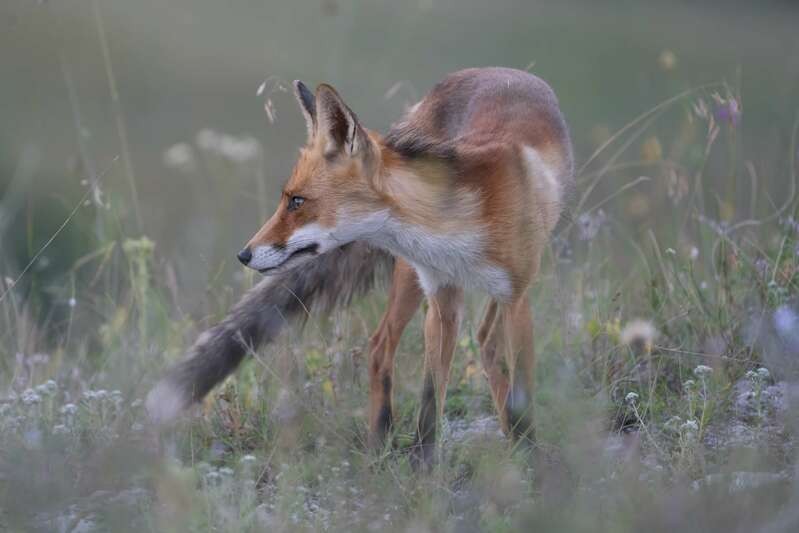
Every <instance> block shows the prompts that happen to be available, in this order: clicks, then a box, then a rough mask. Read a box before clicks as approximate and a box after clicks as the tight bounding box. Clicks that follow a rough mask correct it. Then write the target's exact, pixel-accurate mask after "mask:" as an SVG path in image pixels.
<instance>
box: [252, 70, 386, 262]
mask: <svg viewBox="0 0 799 533" xmlns="http://www.w3.org/2000/svg"><path fill="white" fill-rule="evenodd" d="M294 94H295V96H296V98H297V101H298V102H299V104H300V109H302V112H303V114H304V115H305V121H306V123H307V127H308V140H307V143H306V145H305V147H304V148H302V149H301V151H300V157H299V160H298V161H297V164H296V165H295V167H294V170H293V172H292V174H291V177H290V178H289V180H288V182H287V183H286V185H285V186H284V187H283V192H282V196H281V198H280V204H279V205H278V207H277V210H276V211H275V213H274V215H272V217H271V218H270V219H269V220H267V221H266V223H265V224H264V225H263V227H262V228H261V229H260V230H258V232H257V233H256V234H255V236H253V238H252V239H250V241H249V242H248V243H247V245H246V246H245V247H244V249H243V250H242V251H241V252H239V254H238V258H239V260H240V261H241V262H242V263H243V264H244V265H246V266H249V267H250V268H253V269H255V270H258V271H259V272H261V273H264V274H276V273H279V272H283V271H285V270H287V269H290V268H293V267H295V266H297V265H299V264H301V263H303V262H305V261H308V260H309V259H311V258H313V257H314V256H317V255H319V254H323V253H325V252H327V251H328V250H331V249H333V248H337V247H339V246H342V245H344V244H347V243H348V242H352V241H354V240H357V239H359V238H362V237H363V235H364V233H365V232H368V231H370V227H372V228H373V227H374V224H375V215H377V214H378V213H379V212H380V211H381V207H382V206H381V204H382V202H381V200H380V195H379V193H378V192H377V191H376V190H375V188H374V187H373V186H371V184H372V183H373V181H374V180H375V178H376V176H377V175H378V174H379V172H380V168H381V163H380V160H381V157H380V146H379V144H378V142H377V141H376V140H374V139H373V138H372V136H371V135H370V134H369V133H368V132H367V131H366V129H365V128H363V127H362V126H361V124H360V123H359V122H358V117H357V116H356V115H355V113H353V111H352V110H351V109H350V108H349V107H347V105H346V104H345V103H344V101H343V100H342V99H341V97H340V96H339V95H338V93H337V92H336V90H335V89H333V87H331V86H330V85H326V84H322V85H320V86H319V87H318V88H317V89H316V94H313V93H311V91H310V90H308V88H307V87H306V86H305V85H304V84H303V83H302V82H300V81H295V82H294Z"/></svg>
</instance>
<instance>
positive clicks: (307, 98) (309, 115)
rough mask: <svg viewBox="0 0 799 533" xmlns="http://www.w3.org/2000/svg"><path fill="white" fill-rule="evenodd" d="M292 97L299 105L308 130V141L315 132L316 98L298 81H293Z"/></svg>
mask: <svg viewBox="0 0 799 533" xmlns="http://www.w3.org/2000/svg"><path fill="white" fill-rule="evenodd" d="M293 85H294V96H295V97H296V98H297V102H299V104H300V109H302V114H303V115H304V116H305V126H306V128H307V129H308V140H309V141H310V140H311V139H313V136H314V131H315V130H316V97H314V94H313V93H312V92H311V91H310V90H309V89H308V87H306V86H305V84H304V83H303V82H301V81H300V80H294V84H293Z"/></svg>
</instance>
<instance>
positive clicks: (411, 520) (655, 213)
mask: <svg viewBox="0 0 799 533" xmlns="http://www.w3.org/2000/svg"><path fill="white" fill-rule="evenodd" d="M101 31H102V30H101ZM719 87H720V86H713V87H703V88H700V89H697V90H694V91H689V92H686V93H683V94H681V95H679V96H678V97H675V98H673V99H670V100H668V101H666V102H664V103H663V104H660V105H657V106H656V107H654V108H652V110H650V111H649V112H647V113H644V114H643V115H641V116H640V117H639V118H638V119H635V120H633V121H632V122H630V124H629V125H628V126H627V127H625V128H623V129H622V130H620V131H619V132H618V134H616V135H613V136H607V137H606V138H604V139H599V140H598V143H597V151H596V153H594V154H593V155H592V156H591V157H590V158H589V159H588V160H587V162H586V164H585V166H584V167H583V168H582V170H581V173H580V176H579V180H580V183H581V186H580V188H579V190H580V194H581V196H580V197H579V198H578V200H577V201H575V203H574V204H573V208H572V210H571V212H570V213H569V215H568V216H567V217H566V220H565V222H564V224H563V225H562V226H561V228H560V231H559V233H558V235H557V236H556V238H555V239H554V240H553V243H552V246H551V247H550V249H549V251H548V255H547V261H546V262H545V264H546V268H545V270H544V272H543V274H542V275H541V279H540V280H539V283H538V284H537V285H536V287H535V288H534V302H535V304H534V307H535V309H534V311H535V316H536V331H537V335H536V348H537V353H538V359H539V364H538V371H537V385H538V387H537V392H536V399H535V404H536V421H537V422H536V424H537V435H538V443H537V446H536V448H535V449H534V450H522V449H516V448H515V447H514V446H513V445H512V443H511V442H509V441H507V440H506V439H505V438H504V437H503V436H502V435H501V433H500V431H499V429H498V423H497V421H496V419H495V417H494V415H493V413H492V409H491V401H490V395H489V393H488V390H487V386H486V384H485V380H484V379H483V376H482V372H481V368H480V363H479V361H480V358H479V353H478V348H477V342H476V340H475V330H476V321H477V320H478V318H479V311H480V306H481V304H482V301H481V299H480V298H479V297H477V296H475V297H473V298H472V299H471V300H470V301H469V304H468V308H469V311H468V313H467V318H466V320H465V323H464V326H463V329H462V332H461V338H460V340H459V344H458V350H457V351H458V353H457V356H456V359H455V362H454V365H453V370H452V380H451V385H450V387H451V389H450V393H449V394H448V397H447V404H446V406H445V413H446V419H445V420H444V421H443V422H442V426H443V427H442V434H443V437H442V442H441V443H440V450H439V451H440V453H439V459H438V461H437V464H436V466H435V468H434V469H433V471H432V472H431V473H429V474H418V473H415V472H414V471H413V469H412V468H411V466H410V463H409V458H408V454H407V447H408V445H409V444H410V442H411V435H412V431H413V429H414V427H415V426H414V421H415V416H416V411H417V409H418V402H417V400H418V398H419V396H420V387H421V379H420V375H421V366H422V357H421V353H422V338H421V327H420V322H419V318H418V317H417V318H416V320H415V321H414V322H413V323H412V324H411V326H410V327H409V330H408V332H407V333H406V335H405V337H404V338H403V341H402V344H401V346H400V350H399V354H398V357H397V365H398V369H397V373H398V379H397V384H398V387H397V392H396V394H397V399H396V400H397V401H396V409H397V413H396V414H397V416H396V421H397V422H396V428H395V430H394V434H393V435H392V438H391V439H389V440H390V443H389V445H387V446H386V447H385V449H383V450H382V451H378V452H375V451H373V450H368V449H367V447H366V445H365V441H366V439H365V435H366V422H365V412H364V407H365V399H366V390H367V388H366V372H365V368H366V361H365V360H364V359H365V353H364V347H365V344H366V339H367V338H368V335H369V333H370V331H371V329H372V328H374V327H375V325H376V324H377V321H378V319H379V316H380V312H381V308H382V304H383V303H384V299H385V298H384V296H383V294H381V293H380V291H377V292H376V293H375V294H373V295H371V296H369V297H368V298H366V299H364V300H363V301H360V302H358V303H357V304H356V305H355V306H353V308H352V309H350V310H346V311H341V312H336V313H334V314H333V315H332V316H329V317H321V316H319V317H317V316H314V317H311V319H310V322H309V323H308V324H307V325H306V327H305V328H304V329H303V330H302V331H292V332H289V333H287V334H286V335H285V336H284V338H283V339H282V340H281V341H280V342H279V343H277V344H274V345H271V346H268V347H265V348H264V349H263V350H261V351H260V352H258V353H254V354H252V357H251V358H249V360H248V361H247V362H246V363H245V364H244V365H243V366H242V368H241V369H240V370H239V371H238V372H237V373H236V374H235V375H234V376H233V377H231V378H230V379H228V380H227V381H226V382H225V383H224V384H223V385H222V386H220V387H219V388H218V389H217V390H215V391H214V392H213V393H212V394H211V395H210V396H209V397H208V398H207V399H206V401H205V402H204V403H203V404H202V405H201V406H199V407H198V408H197V409H195V410H194V411H193V412H192V413H189V414H187V416H186V417H185V418H184V419H183V420H182V421H181V422H180V423H179V424H178V425H177V426H176V427H174V428H172V429H171V430H169V431H166V432H160V433H159V432H157V431H156V429H155V428H152V427H150V426H149V424H148V422H147V419H146V415H145V413H144V412H143V410H142V407H141V400H140V398H141V397H142V396H143V394H144V393H145V392H146V390H147V389H148V387H149V386H150V385H151V384H152V383H153V382H154V380H155V379H157V378H158V376H159V375H160V373H161V372H162V370H163V369H164V368H165V367H166V366H167V365H169V364H171V363H173V362H175V361H176V360H178V359H179V358H180V357H181V355H182V354H183V352H184V351H185V349H186V348H187V347H188V346H189V344H190V343H191V342H192V341H193V339H194V337H195V336H196V335H197V333H198V331H200V330H202V329H203V327H205V326H206V325H207V323H208V322H211V321H214V320H217V319H219V318H221V316H222V315H223V314H224V312H225V309H226V308H227V306H228V305H229V304H230V303H231V302H232V301H234V300H235V297H236V295H237V294H239V293H241V292H242V290H243V289H244V288H247V287H248V286H250V285H251V284H252V277H251V275H249V274H244V273H241V272H237V273H236V275H235V276H232V277H230V276H227V275H226V274H225V270H224V268H222V267H221V266H220V267H219V268H212V269H210V271H211V272H212V274H211V276H210V278H209V280H208V284H209V287H210V290H209V292H208V294H207V295H206V297H205V300H206V302H207V303H206V306H205V308H204V309H205V310H206V311H207V312H206V314H205V316H192V315H189V314H186V313H185V312H184V311H183V310H182V308H181V301H182V299H183V298H184V297H185V295H184V294H183V292H182V288H181V284H180V282H179V281H178V278H177V277H176V276H175V274H174V267H173V266H172V265H169V264H167V263H165V262H164V261H162V259H161V255H160V250H159V247H158V235H149V236H144V235H138V234H136V235H125V234H123V233H122V231H121V230H114V231H106V232H98V233H97V234H98V235H102V236H104V237H103V238H101V239H98V240H97V243H96V246H95V249H94V251H92V252H91V253H89V254H87V255H85V256H83V257H81V258H79V259H78V260H77V261H76V262H75V264H74V265H73V266H72V268H71V269H69V271H67V272H65V273H64V274H63V276H62V277H60V278H59V279H57V280H56V283H57V286H55V287H53V288H52V291H53V292H54V293H55V294H56V295H57V296H56V298H55V301H56V302H61V303H60V304H59V305H61V306H62V308H61V309H59V310H57V312H54V313H52V314H51V315H50V318H48V316H47V314H44V315H43V314H42V312H41V309H37V307H36V306H35V305H33V304H31V301H32V299H31V294H32V291H33V289H32V288H30V287H31V286H26V285H25V284H24V283H23V282H24V280H25V276H26V275H27V274H28V272H29V270H30V268H35V265H36V261H37V260H39V259H40V258H41V254H40V253H36V254H33V255H32V258H31V262H30V264H29V265H28V267H26V268H24V269H21V270H20V271H19V272H17V273H11V275H10V276H9V275H7V276H6V278H5V279H3V280H0V294H2V296H0V341H1V342H0V362H2V363H1V364H2V366H0V369H2V374H0V391H2V399H1V400H0V450H2V451H0V525H2V526H3V527H4V528H6V529H9V530H20V531H22V530H31V529H33V530H42V531H88V530H113V531H124V530H131V531H143V530H150V531H183V530H209V531H210V530H214V531H262V530H265V529H266V530H281V531H282V530H286V531H295V530H316V529H326V530H327V529H330V530H345V531H351V530H369V531H374V530H402V531H440V530H448V531H449V530H451V531H476V530H486V531H508V530H512V529H532V528H538V529H540V530H563V531H598V530H599V531H602V530H607V531H639V530H642V529H644V528H647V529H654V530H661V529H662V530H666V529H669V530H671V529H674V528H680V529H681V530H696V531H709V530H725V531H730V530H735V531H752V530H755V529H764V530H774V531H789V530H792V529H793V528H795V527H797V525H799V513H797V512H796V509H797V507H796V503H797V501H796V500H797V496H799V493H797V490H796V488H797V485H796V482H797V480H796V479H795V476H794V469H795V460H796V441H795V437H794V435H793V433H794V431H795V429H796V424H795V423H796V420H795V415H794V414H793V413H794V412H796V410H795V407H796V406H795V405H794V403H795V397H796V390H797V389H796V386H797V375H796V372H797V370H798V368H797V363H796V361H797V356H799V336H798V335H799V334H797V331H799V301H797V295H798V294H799V287H798V286H797V284H798V283H799V223H798V222H797V220H796V218H794V217H795V216H796V215H797V206H798V205H799V204H797V202H796V198H795V197H794V194H795V183H796V173H795V164H796V161H795V157H796V154H795V151H796V143H795V135H794V144H793V145H792V146H791V152H790V154H786V155H787V157H789V158H790V168H791V169H792V171H793V172H792V174H791V175H789V176H784V177H783V178H784V179H786V180H789V186H788V188H787V191H788V195H787V197H786V199H785V200H784V202H777V204H779V205H774V204H773V203H770V199H769V198H768V197H767V196H766V194H765V191H764V190H763V187H760V186H752V187H751V190H753V191H754V192H756V193H758V194H760V195H761V196H760V197H752V195H744V194H742V193H741V191H744V190H750V189H747V187H748V186H749V185H750V183H747V180H749V179H750V178H751V179H752V180H753V181H752V182H751V183H757V182H756V181H754V177H752V174H751V172H750V173H747V172H746V170H747V168H746V166H745V165H744V163H742V162H741V161H740V160H739V159H738V158H737V157H736V156H735V155H734V151H735V150H736V149H737V148H738V147H737V145H736V143H737V141H736V138H735V134H734V132H735V129H736V128H738V127H740V123H739V118H740V117H739V115H735V114H734V113H735V112H737V110H739V107H736V106H739V101H738V100H737V97H736V96H735V91H726V92H724V93H723V94H719V93H715V92H713V91H714V90H716V89H719ZM659 118H665V119H668V120H666V121H659V120H655V119H659ZM123 130H124V128H123ZM730 154H733V155H730ZM720 161H725V162H730V161H731V163H729V164H731V165H733V168H729V167H727V168H725V167H724V166H720ZM164 162H165V165H166V166H168V167H170V168H171V169H172V171H173V172H178V173H185V174H186V175H190V176H194V177H195V178H196V179H198V180H199V179H202V180H208V181H207V183H208V184H209V185H210V186H211V187H212V190H213V196H214V202H216V203H217V205H218V206H219V209H220V210H224V209H228V210H229V209H232V206H233V199H232V198H233V197H232V194H233V193H231V192H230V189H231V188H230V187H229V186H228V185H227V184H226V182H224V181H222V180H224V179H226V178H225V176H227V175H230V174H239V175H241V176H245V179H254V180H257V179H261V176H263V175H264V169H263V164H264V162H263V151H262V149H261V147H260V146H259V145H258V143H257V141H255V140H254V139H251V138H247V137H235V136H230V135H227V134H222V133H218V132H213V131H211V130H205V131H203V132H200V133H199V134H198V136H197V139H196V140H195V141H194V142H185V143H181V144H180V145H176V146H174V147H171V148H169V149H167V150H166V151H165V154H164ZM754 165H757V162H755V163H754ZM739 167H744V168H739ZM720 168H721V169H722V170H719V169H720ZM642 172H644V174H643V175H642V174H641V173H642ZM712 172H724V173H725V175H728V176H733V178H730V180H734V182H733V181H729V182H722V183H725V184H729V186H728V187H727V188H725V189H724V190H717V189H715V188H714V187H713V186H711V185H710V183H711V182H712V179H711V178H712V177H713V176H710V175H709V174H710V173H712ZM777 179H778V177H772V183H773V182H774V181H776V180H777ZM209 190H210V189H209ZM91 192H92V190H91V189H88V190H87V193H86V194H87V195H90V193H91ZM87 199H89V197H88V196H86V197H84V198H81V199H80V201H79V202H78V204H77V205H78V206H81V205H83V203H84V201H85V200H87ZM102 205H103V207H101V206H100V205H99V203H98V204H95V205H94V207H92V208H91V209H94V210H95V211H94V212H95V213H96V217H97V220H96V222H95V224H100V225H104V226H105V227H108V228H114V227H116V228H119V227H120V226H119V224H118V221H116V220H115V219H116V213H115V212H114V208H113V207H112V208H111V209H106V208H105V205H106V204H102ZM753 211H754V212H753ZM70 219H71V216H70V218H68V219H67V220H66V223H69V221H70ZM57 238H58V232H56V233H54V234H53V239H57ZM49 244H50V241H47V242H45V243H44V245H43V247H42V250H43V249H45V248H46V247H47V246H48V245H49ZM211 246H214V244H212V245H211ZM221 254H222V252H221V251H219V252H218V253H217V254H215V255H213V257H217V258H218V257H220V256H221ZM182 266H184V267H187V265H182Z"/></svg>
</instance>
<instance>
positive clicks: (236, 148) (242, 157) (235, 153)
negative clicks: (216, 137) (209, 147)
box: [220, 135, 261, 163]
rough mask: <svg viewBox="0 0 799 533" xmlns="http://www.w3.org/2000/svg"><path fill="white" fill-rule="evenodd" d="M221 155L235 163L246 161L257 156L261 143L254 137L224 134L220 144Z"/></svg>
mask: <svg viewBox="0 0 799 533" xmlns="http://www.w3.org/2000/svg"><path fill="white" fill-rule="evenodd" d="M220 152H221V154H222V155H224V156H225V157H227V158H228V159H230V160H231V161H234V162H237V163H247V162H248V161H253V160H255V159H257V158H258V156H259V155H260V153H261V144H260V143H259V142H258V141H257V140H256V139H255V138H254V137H249V136H245V137H234V136H233V135H224V136H223V137H222V142H221V145H220Z"/></svg>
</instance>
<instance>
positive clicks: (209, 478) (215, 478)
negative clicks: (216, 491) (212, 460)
mask: <svg viewBox="0 0 799 533" xmlns="http://www.w3.org/2000/svg"><path fill="white" fill-rule="evenodd" d="M220 481H222V476H220V475H219V472H217V471H216V470H211V471H210V472H208V473H207V474H205V482H206V483H207V484H209V485H216V484H217V483H219V482H220Z"/></svg>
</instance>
